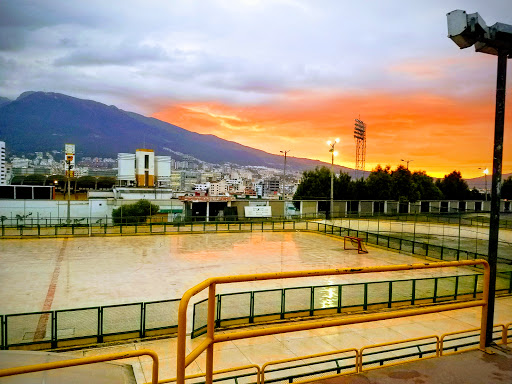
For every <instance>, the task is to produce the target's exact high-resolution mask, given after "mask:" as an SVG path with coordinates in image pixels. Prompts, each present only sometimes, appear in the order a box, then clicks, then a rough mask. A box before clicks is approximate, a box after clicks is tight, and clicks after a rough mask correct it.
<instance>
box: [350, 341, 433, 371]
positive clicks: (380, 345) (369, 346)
mask: <svg viewBox="0 0 512 384" xmlns="http://www.w3.org/2000/svg"><path fill="white" fill-rule="evenodd" d="M428 339H434V340H435V345H436V351H435V356H432V357H439V349H440V348H439V337H438V336H436V335H431V336H422V337H415V338H412V339H406V340H400V341H390V342H387V343H380V344H372V345H368V346H366V347H363V348H361V349H360V350H359V368H358V370H357V371H358V372H363V357H364V352H365V351H366V350H368V349H372V348H379V349H380V348H382V347H387V346H390V345H397V344H405V343H410V342H411V341H420V340H428ZM413 347H415V346H413ZM388 352H389V351H383V353H388ZM425 353H427V352H425ZM396 357H397V358H399V357H400V356H396ZM420 359H421V358H420V357H419V358H417V359H410V360H409V361H414V360H420ZM397 364H402V362H400V361H398V362H394V363H389V364H386V366H388V367H389V366H390V365H397ZM376 368H380V367H373V368H368V370H369V369H376Z"/></svg>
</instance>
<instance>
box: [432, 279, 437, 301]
mask: <svg viewBox="0 0 512 384" xmlns="http://www.w3.org/2000/svg"><path fill="white" fill-rule="evenodd" d="M437 280H438V277H435V278H434V297H433V299H432V302H434V303H436V302H437Z"/></svg>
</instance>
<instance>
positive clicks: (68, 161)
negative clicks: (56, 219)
mask: <svg viewBox="0 0 512 384" xmlns="http://www.w3.org/2000/svg"><path fill="white" fill-rule="evenodd" d="M66 164H67V166H68V170H67V172H66V175H67V179H68V180H67V181H68V183H67V184H68V214H67V218H66V222H67V224H69V221H70V220H71V180H70V179H71V160H66Z"/></svg>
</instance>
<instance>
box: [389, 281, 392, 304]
mask: <svg viewBox="0 0 512 384" xmlns="http://www.w3.org/2000/svg"><path fill="white" fill-rule="evenodd" d="M388 295H389V296H388V308H391V306H392V303H393V282H392V281H390V282H389V288H388Z"/></svg>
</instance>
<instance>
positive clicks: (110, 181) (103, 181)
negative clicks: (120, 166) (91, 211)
mask: <svg viewBox="0 0 512 384" xmlns="http://www.w3.org/2000/svg"><path fill="white" fill-rule="evenodd" d="M114 185H116V178H115V177H109V176H101V177H98V188H100V189H111V188H112V187H113V186H114Z"/></svg>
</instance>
